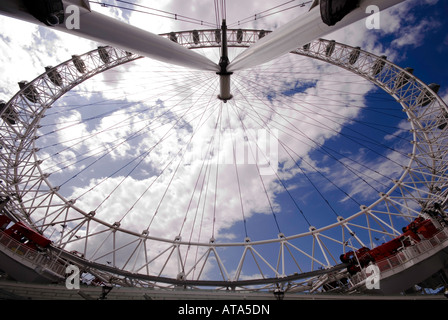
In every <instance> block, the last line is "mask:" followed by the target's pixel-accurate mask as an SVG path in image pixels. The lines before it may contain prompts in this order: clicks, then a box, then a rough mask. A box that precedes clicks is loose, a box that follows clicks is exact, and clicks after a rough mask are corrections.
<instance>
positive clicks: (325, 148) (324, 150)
mask: <svg viewBox="0 0 448 320" xmlns="http://www.w3.org/2000/svg"><path fill="white" fill-rule="evenodd" d="M260 101H263V100H262V99H261V100H260ZM280 116H282V115H280ZM282 118H284V117H283V116H282ZM289 119H290V118H288V119H286V118H284V120H285V121H286V122H289ZM282 126H283V125H282ZM293 127H294V128H295V129H296V130H297V132H296V133H298V134H299V135H301V136H303V137H305V138H306V139H307V140H310V141H311V142H312V144H308V143H306V142H305V141H302V140H300V142H301V143H305V144H306V145H308V146H309V147H311V148H315V147H318V149H317V150H318V151H319V152H322V153H324V154H327V155H329V156H330V157H331V158H332V159H333V160H335V161H337V162H338V163H340V164H342V165H343V166H344V167H345V168H347V169H348V170H349V171H350V172H352V173H354V174H355V175H356V176H357V177H360V176H359V174H361V175H363V174H365V173H363V172H359V173H358V174H356V173H355V171H358V170H355V169H354V168H351V167H350V166H348V165H347V164H346V163H344V162H341V160H339V159H337V158H336V157H335V156H334V155H333V154H332V153H330V152H328V150H330V151H332V152H333V153H335V154H338V155H339V156H341V157H346V156H344V155H343V154H341V153H340V152H339V151H337V150H335V149H333V148H331V147H329V146H325V145H323V144H319V143H317V142H316V141H314V140H313V139H310V138H309V137H308V136H307V135H306V134H304V132H303V131H301V130H300V129H298V128H297V127H296V126H294V125H293ZM278 130H280V131H283V132H284V133H287V132H286V131H284V130H283V129H282V128H281V127H279V128H278ZM288 135H290V136H291V138H293V139H297V137H296V136H293V135H291V134H289V133H288ZM352 161H353V162H355V163H357V164H359V165H361V166H363V167H364V168H365V169H367V170H368V171H373V172H374V173H376V174H378V175H380V176H383V177H384V178H386V179H388V180H390V177H388V176H385V175H383V174H382V173H380V172H378V171H376V170H373V169H372V168H370V167H368V166H366V165H365V164H363V163H362V162H359V161H356V160H354V159H352ZM377 182H379V183H381V184H383V183H382V182H380V181H377ZM369 185H370V184H369Z"/></svg>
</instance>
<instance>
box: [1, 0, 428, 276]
mask: <svg viewBox="0 0 448 320" xmlns="http://www.w3.org/2000/svg"><path fill="white" fill-rule="evenodd" d="M283 2H284V1H276V2H272V1H269V2H258V3H257V4H256V5H257V7H255V8H254V6H253V4H250V5H249V4H248V2H242V1H232V2H229V3H228V5H229V7H228V11H229V12H236V13H238V15H236V16H232V17H230V15H229V18H228V23H232V22H234V21H238V20H239V19H243V18H245V17H247V16H249V14H250V13H252V12H254V11H255V12H262V11H264V10H266V9H267V8H269V7H272V6H274V5H276V4H281V3H283ZM139 3H141V4H146V3H147V2H144V1H140V2H139ZM428 3H429V4H433V3H435V1H432V2H431V1H428ZM209 4H210V2H207V5H204V2H203V1H199V0H197V1H183V2H176V3H175V5H174V2H172V1H171V2H165V3H164V4H157V8H158V9H160V10H167V11H170V12H176V13H177V12H178V13H182V14H184V15H185V16H191V17H201V19H204V20H205V21H211V22H214V21H215V16H214V10H213V8H210V6H209ZM407 8H408V6H407V5H402V6H400V7H397V8H396V9H394V10H395V11H394V10H392V11H390V12H389V13H387V14H386V13H385V14H384V20H383V24H382V25H383V29H382V30H381V31H382V32H383V33H385V34H397V33H398V35H399V36H400V37H399V38H397V39H395V40H394V41H392V45H393V46H392V47H383V46H382V44H381V43H379V42H378V41H377V39H378V37H379V36H380V35H381V34H380V33H378V32H375V31H371V30H367V28H365V27H364V25H363V24H364V22H363V21H361V22H359V23H356V24H354V25H353V26H350V27H348V28H346V29H344V30H341V31H338V32H336V33H334V34H332V35H329V37H328V38H330V39H335V40H337V41H340V42H345V43H348V44H350V45H354V46H361V47H363V48H364V49H367V50H369V51H373V52H375V53H378V54H380V53H381V54H382V53H384V52H385V53H386V54H388V55H390V56H392V57H394V56H397V53H396V51H395V49H396V48H397V47H398V48H400V47H404V46H416V45H418V43H419V41H420V40H419V39H421V36H422V35H423V33H424V32H426V31H427V30H431V28H434V27H436V24H435V23H434V22H432V21H430V20H423V21H420V22H419V23H418V24H415V23H412V24H409V25H408V26H407V27H406V28H402V26H403V23H404V22H406V21H410V20H409V19H410V18H409V17H408V18H406V17H405V16H404V15H405V13H406V12H407ZM95 10H99V11H101V12H105V13H108V14H111V15H113V16H115V17H117V18H119V19H123V20H126V19H129V22H130V23H131V24H133V25H136V26H138V27H141V28H143V29H146V30H149V31H151V32H154V33H162V32H169V31H173V30H174V31H175V30H179V29H192V28H198V29H199V26H194V25H191V24H188V23H179V21H175V20H168V19H159V18H156V17H155V16H148V15H145V14H139V13H124V12H122V11H120V10H117V9H113V8H100V7H98V6H95ZM301 10H304V9H300V8H296V9H294V10H291V11H287V12H285V13H283V14H282V15H273V16H271V17H269V18H266V19H258V20H256V21H252V22H251V23H249V24H246V25H244V26H243V27H255V28H264V29H267V30H269V29H274V28H275V27H277V26H279V25H281V24H283V23H285V22H286V21H289V20H290V19H292V17H293V16H295V15H298V14H300V13H301V12H302V11H301ZM0 27H1V29H2V30H4V32H3V36H2V40H3V41H2V42H0V50H1V56H0V62H1V63H0V66H1V67H0V68H1V69H0V70H1V72H2V74H3V75H4V77H2V79H1V80H0V81H1V82H0V84H1V86H2V88H3V89H2V92H1V94H2V97H3V99H5V100H7V99H9V98H10V97H11V96H12V95H13V94H14V93H15V92H16V91H17V86H16V84H15V83H16V82H18V81H20V80H22V79H32V78H33V77H35V76H36V75H38V74H40V73H41V72H42V71H43V67H44V66H46V65H55V64H57V63H59V62H62V61H64V60H67V59H68V58H70V56H71V55H72V54H80V53H83V52H85V51H88V50H90V49H92V48H95V46H96V44H95V43H92V42H90V41H84V40H81V39H77V38H75V37H73V36H69V35H65V34H62V33H54V32H53V31H47V29H43V28H41V27H39V28H38V27H36V26H32V25H29V24H24V23H23V22H19V21H16V20H12V19H9V18H1V19H0ZM12 30H13V31H12ZM30 48H32V50H30ZM216 51H217V50H215V52H214V53H210V52H207V54H210V55H213V54H214V55H217V54H216ZM232 54H236V50H235V52H232ZM116 70H120V72H118V71H116ZM116 70H112V71H110V72H108V73H105V74H103V75H100V76H98V77H96V78H94V79H92V80H91V81H88V82H86V83H84V84H82V85H81V86H79V87H78V88H77V89H76V90H75V91H77V93H76V94H73V96H68V97H67V99H66V100H63V101H64V103H61V105H60V107H61V109H62V110H67V109H63V108H70V106H71V105H74V104H76V101H78V102H80V103H81V102H85V105H88V103H89V102H90V103H91V102H93V101H97V99H99V98H101V99H102V100H103V101H105V103H104V104H102V103H99V104H96V103H95V104H94V105H93V106H90V107H91V108H98V109H99V108H103V109H102V110H104V111H109V113H105V114H104V116H102V117H99V115H100V114H101V112H99V111H98V112H97V111H96V110H94V109H89V107H82V108H79V109H72V110H71V111H68V112H66V113H63V114H62V116H61V115H59V116H58V114H57V113H56V114H55V117H54V118H52V121H53V124H54V125H55V128H56V129H57V131H56V132H55V134H54V135H53V136H51V137H45V138H44V139H49V140H51V139H53V140H52V141H56V142H58V143H59V145H58V148H62V149H63V152H58V153H57V157H56V156H53V154H52V152H55V153H56V152H57V149H54V150H45V151H44V152H45V153H42V157H43V158H45V159H47V160H46V161H45V162H44V165H45V166H46V167H47V168H53V170H57V171H58V172H59V171H62V168H64V170H65V171H62V173H61V175H63V174H67V173H68V175H67V176H66V177H65V178H66V179H69V178H71V177H72V176H73V171H74V170H75V167H77V169H78V170H85V171H84V172H83V174H82V175H80V176H79V177H77V179H79V180H73V183H70V188H69V189H68V190H66V191H65V192H64V194H66V195H67V197H68V198H70V199H78V201H77V202H76V204H77V205H78V206H79V207H80V208H82V209H84V210H85V211H86V212H89V211H91V210H95V209H97V212H96V216H95V218H97V219H102V220H104V221H105V222H107V223H110V224H113V223H115V222H117V221H120V222H121V227H123V228H125V229H129V230H131V231H133V232H136V233H138V234H141V232H142V231H143V230H145V229H146V228H147V227H148V226H150V228H149V235H150V236H155V237H163V238H166V239H169V240H171V239H174V237H176V236H177V235H179V234H180V235H181V236H182V239H189V236H190V232H191V231H192V230H193V231H194V233H195V236H194V238H193V239H192V241H202V242H208V241H209V239H210V237H212V236H215V237H216V238H219V239H221V240H222V241H229V240H234V239H236V240H237V241H241V235H240V234H237V231H235V230H234V229H232V226H235V225H236V224H237V223H239V224H241V221H242V220H243V217H244V218H245V219H250V218H251V217H253V216H254V215H255V214H258V215H269V214H271V212H270V207H269V202H268V199H269V200H270V201H271V202H272V204H273V206H274V210H275V211H276V212H279V211H280V208H281V207H282V205H283V203H279V202H276V200H277V196H278V195H280V194H282V193H284V191H285V190H284V189H283V188H282V187H281V186H280V184H279V183H278V181H277V180H276V176H275V175H266V176H263V183H264V185H262V184H261V182H260V177H259V176H258V175H257V171H256V167H255V166H254V165H242V166H238V168H237V169H238V171H237V172H236V171H235V166H233V165H220V167H219V172H216V165H213V163H214V162H213V160H214V161H215V162H216V158H217V156H218V153H217V151H218V150H217V146H216V145H215V144H213V143H216V140H214V139H218V138H219V137H220V136H219V135H218V134H217V132H218V131H217V129H216V128H217V124H219V125H221V126H222V127H221V128H222V129H226V130H227V132H229V131H231V132H233V133H235V139H239V140H244V136H245V135H247V132H246V130H248V129H259V128H262V127H264V125H267V126H268V127H269V128H271V129H277V130H278V134H279V136H278V138H279V139H280V140H281V141H282V143H284V145H285V146H286V150H285V149H283V148H282V147H279V149H278V157H279V160H280V162H281V163H282V166H281V168H282V170H281V171H280V172H279V175H280V176H281V177H282V178H284V179H285V180H287V179H292V178H293V177H297V175H300V174H301V173H302V170H304V171H305V172H307V173H315V171H316V170H317V169H319V170H320V171H321V172H322V173H324V174H327V175H328V177H334V178H335V179H336V178H337V181H338V184H339V185H340V186H341V187H344V188H346V189H347V190H349V192H350V194H351V195H353V196H356V195H358V194H359V195H361V196H362V197H363V198H367V197H368V196H370V195H371V192H372V189H371V188H369V187H368V186H365V185H364V186H363V187H359V185H358V184H356V182H354V181H353V176H352V175H349V174H348V172H347V171H344V170H341V171H333V170H331V169H333V168H332V167H331V166H330V165H328V164H327V163H325V162H324V161H318V160H316V159H313V158H312V157H311V153H312V152H313V151H315V150H316V149H319V147H320V146H321V145H323V144H324V143H326V142H331V141H332V139H334V138H335V137H337V136H338V135H339V133H340V131H341V130H342V128H343V127H344V126H346V125H348V124H350V123H352V121H354V119H356V118H357V117H358V116H359V115H360V114H361V113H362V111H363V110H362V109H363V108H364V106H365V102H366V101H365V100H366V94H367V93H370V92H371V91H372V86H371V85H369V84H366V82H365V81H359V79H355V78H354V77H353V75H351V74H349V73H346V72H341V71H340V70H339V69H337V68H335V67H332V66H327V65H323V64H321V63H316V62H315V61H310V60H309V59H303V58H300V57H297V56H292V55H291V56H287V57H283V58H281V59H279V60H276V61H274V62H272V63H268V64H266V65H263V66H260V67H258V68H254V69H253V70H248V71H241V72H240V73H238V74H235V75H234V76H233V86H232V90H233V93H234V95H235V98H234V100H231V101H229V102H228V103H227V104H224V105H222V106H221V104H220V103H219V101H218V100H217V99H216V98H215V97H216V95H217V91H216V90H217V77H216V76H215V75H210V74H205V73H197V72H194V73H193V72H191V71H187V70H185V69H182V68H177V67H176V68H167V67H166V65H164V64H160V63H155V62H152V61H148V60H141V61H139V62H138V63H135V64H130V65H127V66H123V67H121V68H120V69H116ZM122 70H124V71H125V72H122ZM148 70H149V71H148ZM277 71H278V72H277ZM124 80H126V82H125V81H124ZM298 80H300V81H298ZM123 86H125V87H124V88H123ZM92 88H93V90H94V91H95V92H94V93H92V92H89V90H90V91H91V90H92ZM142 89H143V90H142ZM281 92H288V93H289V96H283V97H282V96H281V95H280V94H279V93H281ZM346 92H349V93H356V94H351V95H346V94H345V93H346ZM268 98H269V99H268ZM109 100H113V101H116V100H118V101H119V102H120V104H119V105H117V106H121V107H118V108H117V107H114V106H112V107H110V105H112V104H108V101H109ZM58 104H59V102H58ZM220 106H221V107H222V110H221V112H222V120H221V121H219V118H218V117H217V115H218V114H219V107H220ZM188 108H192V110H188ZM69 110H70V109H69ZM204 110H207V111H206V112H204ZM61 112H63V111H61ZM91 116H93V117H95V119H93V120H91V121H85V120H86V119H89V117H91ZM183 116H184V117H185V118H180V117H183ZM96 117H98V118H96ZM239 117H241V118H244V123H245V128H244V129H243V128H242V127H241V124H240V119H239ZM179 119H181V121H177V120H179ZM84 121H85V122H84ZM49 123H51V121H49ZM68 124H72V125H68ZM223 131H225V130H223ZM137 132H138V133H139V134H138V136H136V137H135V138H133V139H132V140H131V139H129V138H130V137H132V135H133V134H134V133H137ZM167 133H168V135H167ZM192 134H194V138H195V139H194V140H193V141H192V142H191V143H190V137H191V135H192ZM74 137H82V138H81V139H79V140H77V138H76V139H75V140H74ZM221 137H223V138H226V139H228V140H227V141H226V142H227V144H224V141H222V145H226V146H227V147H228V148H227V151H229V149H231V148H232V147H233V142H232V141H231V137H230V136H229V135H222V136H221ZM391 138H392V136H387V137H386V139H391ZM161 140H163V143H159V142H160V141H161ZM42 141H44V140H42ZM78 142H79V143H78ZM209 147H210V148H211V149H208V148H209ZM65 148H69V149H67V150H65ZM101 150H108V154H107V156H106V157H105V159H107V161H102V160H101V161H100V160H99V157H98V156H96V152H98V151H101ZM148 150H150V151H151V152H149V153H147V151H148ZM180 150H182V152H184V151H185V152H186V154H183V153H179V151H180ZM198 150H199V151H200V152H201V153H202V154H201V155H200V156H197V154H195V153H194V152H198ZM212 151H213V152H212ZM220 151H221V152H224V151H223V150H220ZM192 152H193V153H192ZM230 153H231V152H230ZM221 155H222V153H221ZM291 155H292V157H293V158H291ZM89 156H91V159H90V160H89V162H85V161H80V160H81V159H84V158H87V157H89ZM206 156H208V157H209V158H210V160H211V162H210V163H209V162H204V160H205V159H206V158H205V157H206ZM49 157H50V158H49ZM390 157H397V154H391V155H390ZM187 159H188V161H187ZM394 159H395V158H394ZM140 160H141V161H142V162H141V165H139V166H136V165H137V163H138V162H139V161H140ZM396 160H397V161H398V160H400V161H401V159H396ZM78 161H79V162H78ZM96 161H98V162H97V163H96ZM171 161H172V162H171ZM179 161H182V162H179ZM340 161H341V162H342V163H350V165H351V166H353V168H356V169H357V170H359V171H360V172H362V171H363V168H362V167H361V166H360V165H359V162H363V163H366V164H367V166H368V167H370V168H372V172H375V171H376V172H381V173H382V174H383V175H386V176H387V175H393V174H396V173H397V170H398V168H397V167H391V166H388V163H386V162H378V161H376V159H370V158H368V157H367V156H366V155H365V154H363V153H360V154H357V155H356V154H355V155H351V156H350V157H347V158H346V159H341V160H340ZM354 161H356V162H355V163H353V162H354ZM295 162H299V163H301V165H302V167H301V168H298V167H296V166H295ZM67 163H69V164H70V165H69V166H68V167H64V164H67ZM169 163H172V165H170V166H168V167H166V165H167V164H169ZM179 163H180V165H179V167H177V165H178V164H179ZM120 166H122V167H123V169H122V170H120V171H117V173H116V174H113V175H112V173H113V172H114V170H118V169H120ZM134 166H136V167H135V168H136V169H135V170H134V171H132V170H131V169H132V168H133V167H134ZM67 170H70V171H67ZM160 173H163V174H160ZM159 174H160V176H159ZM237 174H238V175H237ZM216 175H218V184H217V185H216V184H215V183H216ZM371 176H372V177H373V178H376V179H379V178H380V177H377V176H376V175H374V174H371ZM54 179H55V180H54V181H56V182H60V181H63V178H62V177H61V176H57V175H55V177H54ZM237 179H238V180H239V182H240V184H239V186H238V184H237V183H236V181H237ZM358 182H359V180H358ZM291 184H292V187H291V190H292V189H298V188H300V187H303V186H300V185H299V183H298V182H297V181H294V179H292V180H291ZM149 186H150V188H149ZM215 186H217V190H218V192H217V193H215ZM239 188H241V191H242V192H241V198H240V192H239ZM264 188H266V194H265V190H264ZM309 189H310V188H309ZM307 191H309V190H307ZM109 196H110V198H108V197H109ZM215 196H216V203H217V204H218V206H217V210H216V211H215V206H214V205H215ZM203 214H204V216H203ZM183 223H185V224H184V225H183ZM182 225H183V226H182ZM95 227H96V230H102V228H103V227H102V226H101V225H96V226H95ZM181 228H182V230H181ZM199 230H200V233H199ZM82 232H85V231H84V230H82V231H81V232H80V234H82ZM213 232H214V233H213ZM241 233H242V232H241ZM199 234H200V236H199ZM105 235H106V234H105V233H104V234H101V236H96V237H92V239H91V241H90V244H89V250H92V251H90V252H91V253H93V251H94V248H96V246H98V245H100V244H101V242H102V241H103V240H104V238H103V236H105ZM120 236H121V237H122V238H120V239H121V243H123V244H124V243H127V242H128V241H130V240H129V239H130V237H128V236H123V235H120ZM82 244H83V243H82V242H81V241H79V246H80V248H82ZM152 245H153V246H152V248H151V250H152V252H161V251H162V250H163V249H164V248H166V246H167V245H166V244H155V243H153V244H152ZM111 248H112V245H111V243H110V242H107V244H106V245H105V246H104V248H102V249H101V251H102V252H105V253H106V252H108V250H111ZM152 252H151V253H152ZM98 255H100V254H97V256H98ZM108 258H109V257H108ZM140 258H141V259H142V257H140ZM126 259H127V257H126V253H125V254H123V255H121V252H120V259H119V260H120V261H121V263H125V260H126ZM189 259H190V258H189ZM191 259H192V258H191ZM158 264H159V268H160V267H161V265H162V263H158ZM168 269H169V270H168ZM166 272H167V273H169V274H171V275H172V274H175V273H176V267H175V266H169V267H168V268H167V270H166Z"/></svg>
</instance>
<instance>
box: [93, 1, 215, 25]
mask: <svg viewBox="0 0 448 320" xmlns="http://www.w3.org/2000/svg"><path fill="white" fill-rule="evenodd" d="M116 1H118V2H122V3H125V4H132V5H133V6H136V7H141V8H144V9H146V10H153V11H156V12H157V13H154V12H148V11H145V10H138V9H135V8H129V7H124V6H118V5H113V4H109V3H106V2H101V1H89V2H90V3H95V4H99V5H101V6H102V7H111V8H117V9H122V10H129V11H132V12H138V13H144V14H148V15H152V16H156V17H161V18H167V19H172V20H177V21H182V22H188V23H193V24H197V25H206V26H211V27H213V26H214V24H211V23H209V22H206V21H202V20H200V19H195V18H189V17H186V16H183V15H179V14H177V13H171V12H167V11H163V10H159V9H154V8H150V7H147V6H143V5H139V4H136V3H131V2H128V1H120V0H116Z"/></svg>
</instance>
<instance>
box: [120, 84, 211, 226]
mask: <svg viewBox="0 0 448 320" xmlns="http://www.w3.org/2000/svg"><path fill="white" fill-rule="evenodd" d="M212 85H213V84H208V88H210V87H211V86H212ZM198 90H199V89H197V90H196V91H198ZM196 91H195V92H194V93H196ZM191 96H193V93H192V94H191ZM193 106H194V104H192V106H190V108H189V109H191V108H192V107H193ZM189 109H187V111H186V112H185V113H184V114H183V115H181V116H179V117H178V119H177V120H176V123H175V125H176V124H177V123H179V122H180V121H181V120H182V118H183V117H184V115H185V114H186V113H187V112H188V110H189ZM203 114H204V113H203ZM173 128H174V126H173ZM195 132H197V131H195ZM195 132H193V134H192V136H191V137H190V141H189V142H188V144H187V146H186V147H184V148H183V149H186V148H187V147H188V145H189V144H190V143H191V140H192V138H193V137H194V135H195ZM183 149H180V150H179V151H178V153H177V155H181V154H182V151H183ZM182 159H183V157H181V159H180V160H179V162H178V165H177V167H176V170H175V171H174V173H173V174H172V176H171V180H170V183H169V185H168V186H167V187H166V188H165V192H164V194H163V196H162V199H161V200H160V201H159V204H158V206H157V208H156V210H155V212H154V213H153V215H152V218H151V220H150V222H149V224H148V226H147V227H146V229H145V230H146V231H149V228H150V227H151V225H152V222H153V220H154V218H155V217H156V215H157V213H158V209H159V208H160V205H161V203H162V201H163V199H164V197H165V195H166V193H167V192H168V188H169V186H170V184H171V182H172V181H173V179H174V176H175V175H176V172H177V170H178V168H179V166H180V164H181V163H182ZM174 160H175V158H174V157H172V159H171V160H170V161H169V162H168V164H167V165H166V166H165V167H164V169H163V171H162V172H161V173H160V174H159V175H158V176H157V177H156V179H154V181H153V182H152V183H151V184H149V185H148V187H147V188H146V189H145V190H144V191H143V192H142V193H141V195H140V196H139V197H138V199H137V200H136V201H135V202H134V203H133V205H132V206H131V207H130V208H129V209H128V210H127V212H126V213H125V214H124V215H123V216H122V218H121V219H120V220H122V219H124V217H126V216H127V215H128V214H129V213H130V212H131V210H132V209H133V208H134V207H135V205H136V204H137V203H138V202H139V201H140V200H141V199H142V198H143V196H144V195H145V194H146V193H147V192H148V191H149V189H150V187H151V186H152V185H153V184H154V183H155V182H156V181H157V180H158V179H159V178H160V176H161V175H162V174H163V172H164V171H165V170H166V169H167V168H168V167H169V166H170V165H171V163H173V162H174Z"/></svg>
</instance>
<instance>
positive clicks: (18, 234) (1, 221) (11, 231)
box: [0, 215, 51, 250]
mask: <svg viewBox="0 0 448 320" xmlns="http://www.w3.org/2000/svg"><path fill="white" fill-rule="evenodd" d="M0 230H1V231H3V232H4V233H5V234H7V235H8V236H10V237H11V238H13V239H15V240H17V241H18V242H20V243H22V244H23V245H25V246H27V247H29V248H31V249H33V250H39V249H42V248H46V247H48V246H49V245H50V243H51V241H50V240H48V239H47V238H45V237H44V236H42V235H41V234H39V233H38V232H37V231H35V230H33V229H31V228H29V227H28V226H27V225H25V224H24V223H23V222H21V221H19V222H16V223H13V222H12V220H11V219H9V218H8V217H7V216H4V215H0Z"/></svg>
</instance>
